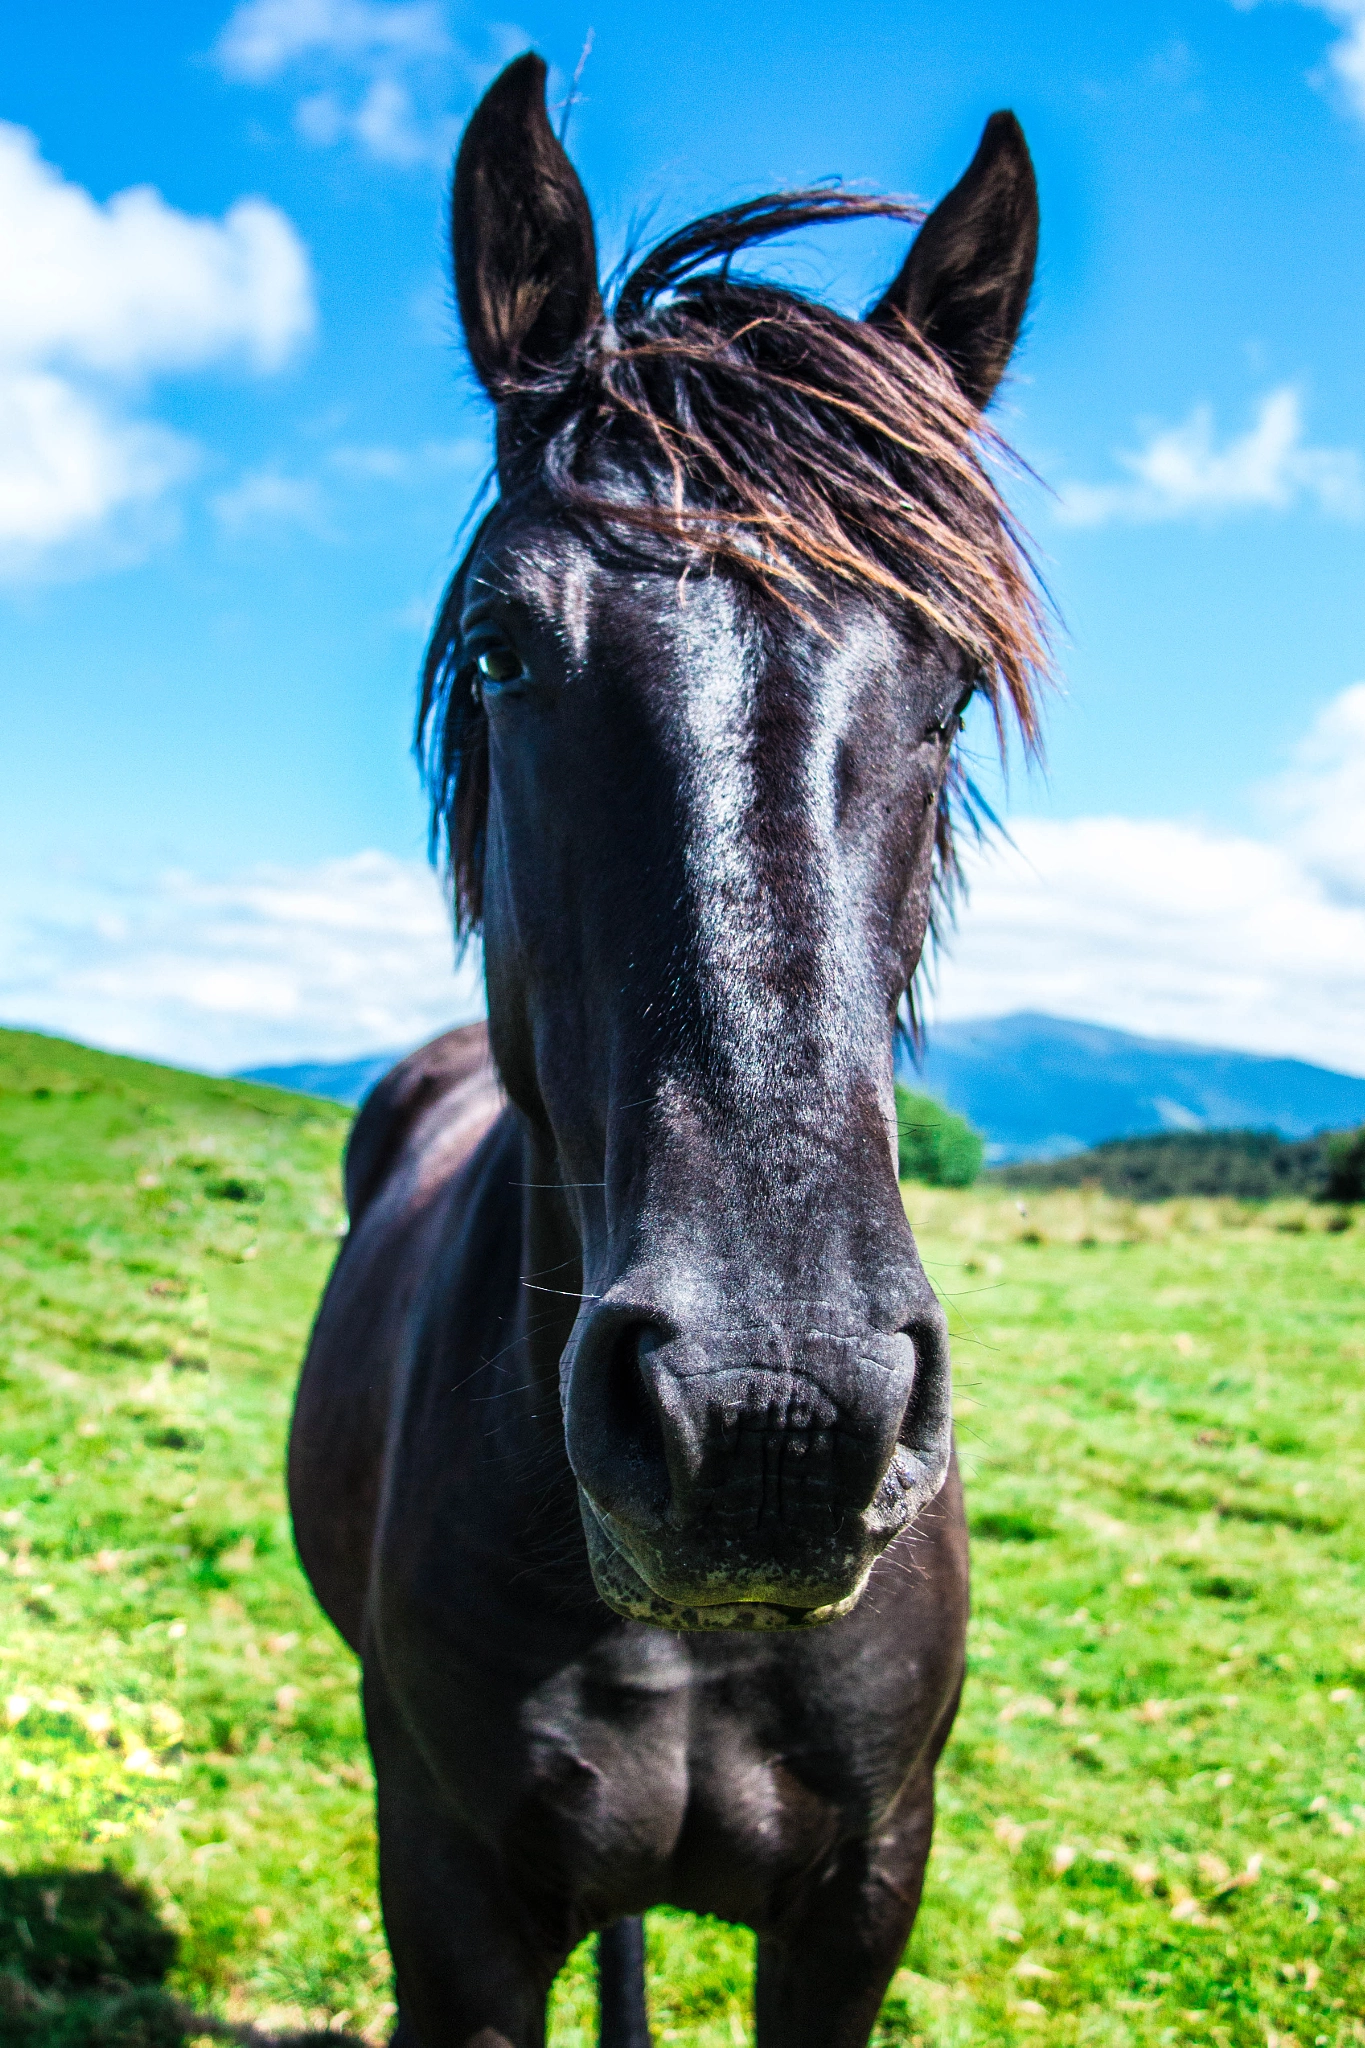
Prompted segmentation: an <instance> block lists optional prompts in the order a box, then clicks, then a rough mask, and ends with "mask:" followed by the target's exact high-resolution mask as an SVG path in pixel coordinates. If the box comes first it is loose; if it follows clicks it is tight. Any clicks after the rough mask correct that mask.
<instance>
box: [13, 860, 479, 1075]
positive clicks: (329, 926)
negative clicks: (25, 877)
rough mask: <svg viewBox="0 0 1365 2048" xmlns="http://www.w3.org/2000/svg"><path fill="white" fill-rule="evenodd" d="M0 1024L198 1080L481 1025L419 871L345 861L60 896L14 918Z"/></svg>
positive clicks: (474, 964)
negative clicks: (194, 1070) (185, 1072)
mask: <svg viewBox="0 0 1365 2048" xmlns="http://www.w3.org/2000/svg"><path fill="white" fill-rule="evenodd" d="M8 923H9V929H8V931H7V932H6V933H5V934H4V939H5V943H4V944H3V946H2V947H0V960H3V962H4V965H3V967H0V1015H3V1016H4V1018H5V1019H6V1021H7V1022H10V1023H26V1024H30V1025H34V1026H37V1027H38V1028H40V1029H44V1030H49V1031H57V1032H63V1033H68V1034H70V1035H72V1036H74V1037H77V1038H83V1039H87V1040H89V1041H91V1042H92V1043H94V1044H96V1045H102V1046H106V1047H109V1048H111V1049H114V1050H117V1051H127V1052H139V1053H145V1054H148V1055H150V1056H152V1057H154V1058H162V1059H169V1060H173V1061H176V1062H178V1063H180V1064H183V1065H186V1066H195V1067H207V1068H210V1069H223V1070H226V1069H231V1068H233V1067H241V1066H251V1065H264V1064H267V1063H270V1062H275V1061H288V1060H293V1059H299V1058H303V1057H315V1058H319V1059H349V1058H353V1057H356V1056H358V1055H360V1054H363V1053H370V1052H375V1051H387V1050H389V1049H391V1048H398V1047H403V1046H407V1045H413V1044H416V1043H418V1042H419V1041H420V1040H422V1039H424V1038H427V1037H430V1036H431V1035H433V1034H434V1033H435V1032H437V1031H439V1030H442V1029H444V1028H445V1026H447V1025H448V1024H452V1023H461V1022H464V1021H467V1020H468V1019H469V1018H470V1017H471V1016H476V1015H478V1014H479V1013H480V1012H481V1009H482V984H481V974H480V966H479V961H478V959H477V956H473V957H470V958H467V959H466V960H465V962H464V963H463V965H462V966H461V967H460V968H459V969H458V970H457V969H456V967H455V964H454V948H453V944H452V940H451V934H450V920H449V917H448V914H447V911H446V907H445V903H444V901H443V899H442V896H441V891H440V889H439V887H438V885H437V883H436V880H435V878H434V876H433V875H432V873H431V870H430V869H429V868H428V867H427V865H426V863H425V862H420V861H404V860H398V859H395V858H394V857H393V856H392V855H389V854H383V853H373V852H371V853H359V854H355V855H353V856H351V857H350V858H347V859H342V860H331V861H323V862H320V863H318V864H316V865H314V866H312V867H307V868H281V867H270V868H257V869H254V870H252V871H251V872H249V873H247V874H244V875H239V876H236V877H233V878H231V879H229V880H227V881H217V882H214V881H205V880H203V879H202V878H197V877H195V876H192V875H186V874H168V875H163V876H161V877H159V878H157V879H156V880H155V881H154V882H153V883H152V884H150V885H141V886H137V887H133V886H131V885H130V886H127V887H125V888H122V889H116V888H112V887H110V886H108V885H102V886H100V887H99V888H93V887H77V886H68V887H67V888H66V889H65V890H63V891H62V892H61V893H60V895H54V896H52V897H50V899H49V901H48V902H47V904H46V906H45V908H44V909H43V910H42V911H41V912H39V913H37V914H33V913H29V914H27V915H18V914H15V915H12V916H11V918H10V919H9V920H8Z"/></svg>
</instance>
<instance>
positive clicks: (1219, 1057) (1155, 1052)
mask: <svg viewBox="0 0 1365 2048" xmlns="http://www.w3.org/2000/svg"><path fill="white" fill-rule="evenodd" d="M915 1071H916V1070H915V1069H914V1068H913V1067H910V1066H909V1065H908V1063H907V1072H908V1073H909V1074H914V1073H915ZM918 1085H919V1086H920V1087H922V1088H926V1089H927V1090H928V1092H929V1093H930V1094H931V1095H937V1096H939V1097H940V1098H941V1100H943V1101H944V1102H946V1103H947V1104H948V1106H949V1108H950V1109H955V1110H956V1111H957V1112H958V1114H959V1116H965V1117H967V1118H968V1119H969V1121H970V1122H972V1123H974V1124H975V1125H976V1127H977V1129H978V1130H979V1131H983V1132H984V1133H985V1134H986V1140H987V1158H988V1159H989V1160H990V1162H991V1163H992V1164H993V1165H1006V1164H1008V1163H1009V1162H1011V1161H1013V1160H1018V1159H1060V1158H1063V1157H1064V1156H1065V1155H1066V1154H1067V1153H1069V1152H1083V1151H1085V1150H1086V1149H1087V1148H1088V1147H1089V1146H1091V1145H1097V1144H1099V1143H1101V1142H1102V1141H1103V1140H1104V1139H1106V1138H1136V1137H1144V1136H1147V1135H1149V1134H1151V1133H1155V1132H1158V1131H1200V1130H1237V1129H1240V1130H1247V1129H1250V1130H1271V1131H1277V1132H1278V1133H1279V1135H1280V1136H1281V1137H1282V1138H1310V1137H1312V1136H1313V1135H1314V1133H1315V1132H1317V1131H1323V1130H1344V1129H1349V1128H1351V1127H1353V1126H1354V1125H1356V1124H1359V1123H1361V1122H1365V1079H1362V1078H1359V1077H1357V1076H1355V1075H1352V1074H1338V1073H1334V1072H1332V1071H1331V1070H1330V1069H1329V1068H1327V1067H1315V1066H1310V1065H1309V1064H1308V1062H1307V1061H1305V1060H1285V1059H1270V1058H1266V1057H1263V1056H1262V1055H1260V1054H1257V1053H1248V1052H1232V1051H1227V1050H1224V1049H1222V1048H1220V1047H1216V1046H1207V1045H1189V1044H1185V1043H1183V1042H1182V1041H1180V1040H1178V1039H1166V1038H1138V1037H1136V1036H1135V1035H1134V1034H1132V1033H1131V1032H1127V1031H1113V1030H1110V1029H1109V1028H1108V1027H1107V1026H1105V1025H1102V1024H1077V1023H1073V1022H1071V1021H1070V1020H1069V1019H1066V1018H1062V1017H1046V1016H1041V1015H1038V1014H1037V1013H1035V1012H1032V1011H1019V1012H1016V1013H1015V1014H1014V1015H1013V1016H1009V1017H980V1018H972V1019H970V1020H968V1021H967V1022H964V1023H953V1024H940V1025H938V1026H936V1027H935V1029H934V1030H933V1032H932V1033H931V1034H930V1037H929V1042H928V1048H927V1051H926V1053H925V1056H924V1060H923V1063H922V1065H921V1066H920V1067H919V1069H918Z"/></svg>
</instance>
